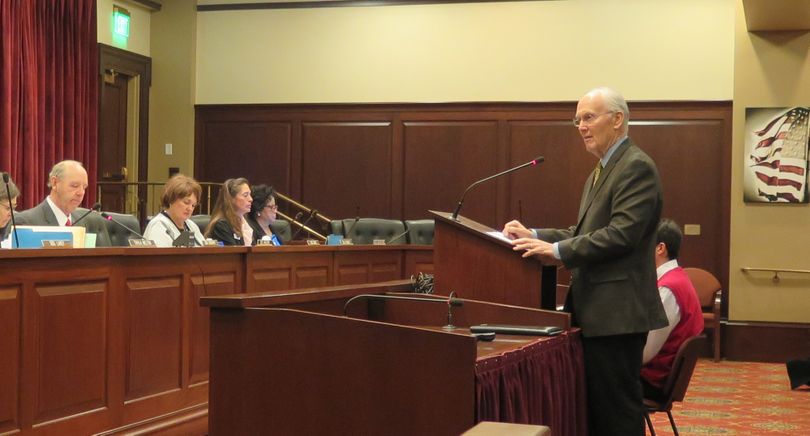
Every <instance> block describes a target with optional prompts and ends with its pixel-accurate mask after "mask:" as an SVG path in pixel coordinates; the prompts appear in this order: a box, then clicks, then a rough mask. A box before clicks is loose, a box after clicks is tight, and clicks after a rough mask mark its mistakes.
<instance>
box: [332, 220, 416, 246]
mask: <svg viewBox="0 0 810 436" xmlns="http://www.w3.org/2000/svg"><path fill="white" fill-rule="evenodd" d="M347 229H348V230H349V232H350V234H346V233H344V234H343V236H344V237H345V238H350V239H351V240H352V243H354V244H358V245H362V244H371V243H373V242H374V240H375V239H385V241H386V242H388V241H391V239H392V238H396V237H397V236H399V235H401V234H402V233H403V232H404V231H405V224H404V223H403V222H402V221H399V220H389V219H382V218H360V220H359V221H357V222H356V223H355V220H354V219H349V220H343V230H344V232H345V231H346V230H347ZM403 238H405V236H401V237H400V238H399V239H397V241H394V242H395V243H397V242H398V243H400V244H401V243H402V239H403Z"/></svg>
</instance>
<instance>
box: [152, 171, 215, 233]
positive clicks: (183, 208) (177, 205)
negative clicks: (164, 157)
mask: <svg viewBox="0 0 810 436" xmlns="http://www.w3.org/2000/svg"><path fill="white" fill-rule="evenodd" d="M201 193H202V188H201V187H200V184H199V183H197V181H196V180H194V179H192V178H191V177H188V176H184V175H182V174H177V175H175V176H174V177H172V178H171V179H169V181H168V182H166V185H165V186H164V187H163V196H162V197H161V199H160V203H161V205H162V206H163V211H162V212H160V213H159V214H157V215H155V217H154V218H152V219H151V220H150V221H149V224H147V225H146V230H144V231H143V237H144V238H146V239H151V240H153V241H155V245H157V246H158V247H171V246H172V245H173V242H174V240H175V239H177V238H178V237H179V236H180V234H181V233H182V232H184V231H189V232H191V235H192V238H194V241H195V244H196V245H199V246H201V245H203V236H202V233H201V232H200V228H199V227H197V224H195V223H194V221H192V220H191V219H190V218H191V215H192V214H193V213H194V208H195V207H197V202H199V201H200V195H201Z"/></svg>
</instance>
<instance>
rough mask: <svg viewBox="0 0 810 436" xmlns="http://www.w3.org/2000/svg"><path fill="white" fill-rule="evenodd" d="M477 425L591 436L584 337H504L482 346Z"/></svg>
mask: <svg viewBox="0 0 810 436" xmlns="http://www.w3.org/2000/svg"><path fill="white" fill-rule="evenodd" d="M475 379H476V383H475V389H476V395H475V397H476V398H475V399H476V416H475V419H476V422H480V421H500V422H514V423H521V424H542V425H546V426H549V427H551V430H552V434H554V435H555V436H569V435H582V436H585V435H587V433H588V431H587V406H586V391H585V366H584V362H583V357H582V342H581V340H580V331H579V330H578V329H574V330H571V331H569V332H566V333H563V334H561V335H559V336H554V337H542V338H537V337H530V336H508V335H498V337H497V339H496V341H495V342H491V343H479V346H478V359H477V360H476V363H475Z"/></svg>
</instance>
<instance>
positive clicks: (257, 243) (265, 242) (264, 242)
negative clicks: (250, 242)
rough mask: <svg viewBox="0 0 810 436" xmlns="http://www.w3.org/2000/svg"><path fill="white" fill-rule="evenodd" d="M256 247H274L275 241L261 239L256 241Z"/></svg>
mask: <svg viewBox="0 0 810 436" xmlns="http://www.w3.org/2000/svg"><path fill="white" fill-rule="evenodd" d="M256 245H269V246H271V247H272V246H273V240H272V239H259V240H258V241H256Z"/></svg>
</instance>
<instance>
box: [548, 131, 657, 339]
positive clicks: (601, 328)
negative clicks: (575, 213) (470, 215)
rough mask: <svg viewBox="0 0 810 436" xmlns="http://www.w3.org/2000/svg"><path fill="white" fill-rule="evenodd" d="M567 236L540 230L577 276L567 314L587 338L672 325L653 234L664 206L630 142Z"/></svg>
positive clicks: (648, 164) (651, 172)
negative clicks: (664, 302) (661, 288)
mask: <svg viewBox="0 0 810 436" xmlns="http://www.w3.org/2000/svg"><path fill="white" fill-rule="evenodd" d="M592 183H593V174H591V176H590V177H589V178H588V181H587V182H586V183H585V189H584V190H583V192H582V200H581V202H580V206H579V219H578V221H577V224H576V225H575V226H572V227H570V228H568V229H560V230H554V229H538V230H537V233H538V237H539V238H540V239H542V240H545V241H548V242H559V250H560V257H561V260H562V262H563V264H565V266H566V267H567V268H569V269H571V287H570V289H569V295H568V300H567V302H566V306H567V307H566V309H567V310H569V311H571V312H572V313H573V315H574V320H575V322H576V323H577V324H578V325H579V326H580V327H581V328H582V333H583V335H585V336H586V337H593V336H607V335H619V334H627V333H641V332H647V331H650V330H654V329H657V328H661V327H664V326H666V325H667V317H666V313H665V312H664V308H663V305H662V304H661V299H660V297H659V295H658V287H657V285H656V275H655V259H654V249H655V241H656V236H655V229H656V226H657V225H658V221H659V219H660V217H661V208H662V206H663V197H662V188H661V180H660V178H659V177H658V170H657V169H656V167H655V163H654V162H653V161H652V159H650V157H649V156H647V155H646V154H645V153H644V152H643V151H641V149H639V148H638V147H636V145H635V144H633V142H632V141H631V140H630V139H629V138H628V139H627V140H625V141H624V142H623V143H622V144H620V145H619V147H618V148H617V149H616V151H615V152H614V153H613V155H612V156H611V158H610V161H608V163H607V166H605V168H604V169H603V170H602V173H601V175H600V177H599V179H598V180H597V182H596V185H595V186H594V187H593V188H592V189H591V185H592Z"/></svg>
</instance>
